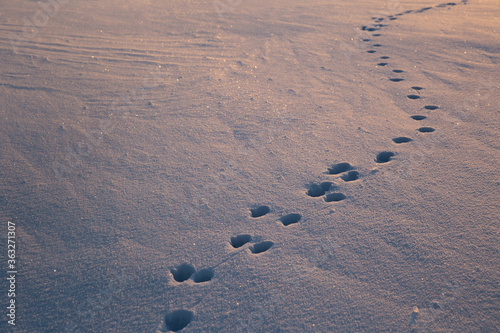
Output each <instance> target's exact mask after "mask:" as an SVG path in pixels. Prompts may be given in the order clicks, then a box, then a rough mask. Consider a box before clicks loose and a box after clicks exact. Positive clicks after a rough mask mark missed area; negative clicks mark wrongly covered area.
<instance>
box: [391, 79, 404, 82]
mask: <svg viewBox="0 0 500 333" xmlns="http://www.w3.org/2000/svg"><path fill="white" fill-rule="evenodd" d="M404 80H405V79H401V78H395V79H389V81H392V82H401V81H404Z"/></svg>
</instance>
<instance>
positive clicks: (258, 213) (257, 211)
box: [250, 206, 271, 217]
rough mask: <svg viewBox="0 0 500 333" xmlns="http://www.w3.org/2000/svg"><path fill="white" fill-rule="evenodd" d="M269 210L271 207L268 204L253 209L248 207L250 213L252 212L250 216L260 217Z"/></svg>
mask: <svg viewBox="0 0 500 333" xmlns="http://www.w3.org/2000/svg"><path fill="white" fill-rule="evenodd" d="M270 211H271V208H269V207H268V206H259V207H257V208H254V209H250V213H251V214H252V217H261V216H264V215H266V214H267V213H269V212H270Z"/></svg>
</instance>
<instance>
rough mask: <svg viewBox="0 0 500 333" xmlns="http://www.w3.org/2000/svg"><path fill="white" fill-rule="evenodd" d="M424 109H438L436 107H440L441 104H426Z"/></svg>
mask: <svg viewBox="0 0 500 333" xmlns="http://www.w3.org/2000/svg"><path fill="white" fill-rule="evenodd" d="M424 109H426V110H436V109H439V106H436V105H426V106H424Z"/></svg>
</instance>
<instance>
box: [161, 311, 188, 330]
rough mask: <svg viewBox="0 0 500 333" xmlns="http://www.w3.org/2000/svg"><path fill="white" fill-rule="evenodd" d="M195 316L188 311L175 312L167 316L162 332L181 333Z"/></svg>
mask: <svg viewBox="0 0 500 333" xmlns="http://www.w3.org/2000/svg"><path fill="white" fill-rule="evenodd" d="M193 318H194V314H193V313H192V312H191V311H188V310H175V311H173V312H170V313H168V314H167V315H165V318H164V319H163V325H162V328H161V332H170V331H172V332H179V331H180V330H182V329H183V328H184V327H186V326H187V325H189V323H190V322H191V321H192V320H193Z"/></svg>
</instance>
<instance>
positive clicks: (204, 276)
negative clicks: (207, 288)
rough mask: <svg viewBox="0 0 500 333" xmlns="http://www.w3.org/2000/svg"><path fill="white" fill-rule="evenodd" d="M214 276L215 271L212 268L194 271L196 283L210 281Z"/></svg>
mask: <svg viewBox="0 0 500 333" xmlns="http://www.w3.org/2000/svg"><path fill="white" fill-rule="evenodd" d="M213 277H214V271H213V270H212V269H210V268H204V269H202V270H199V271H198V272H196V273H194V275H193V281H194V282H196V283H202V282H208V281H210V280H212V278H213Z"/></svg>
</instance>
